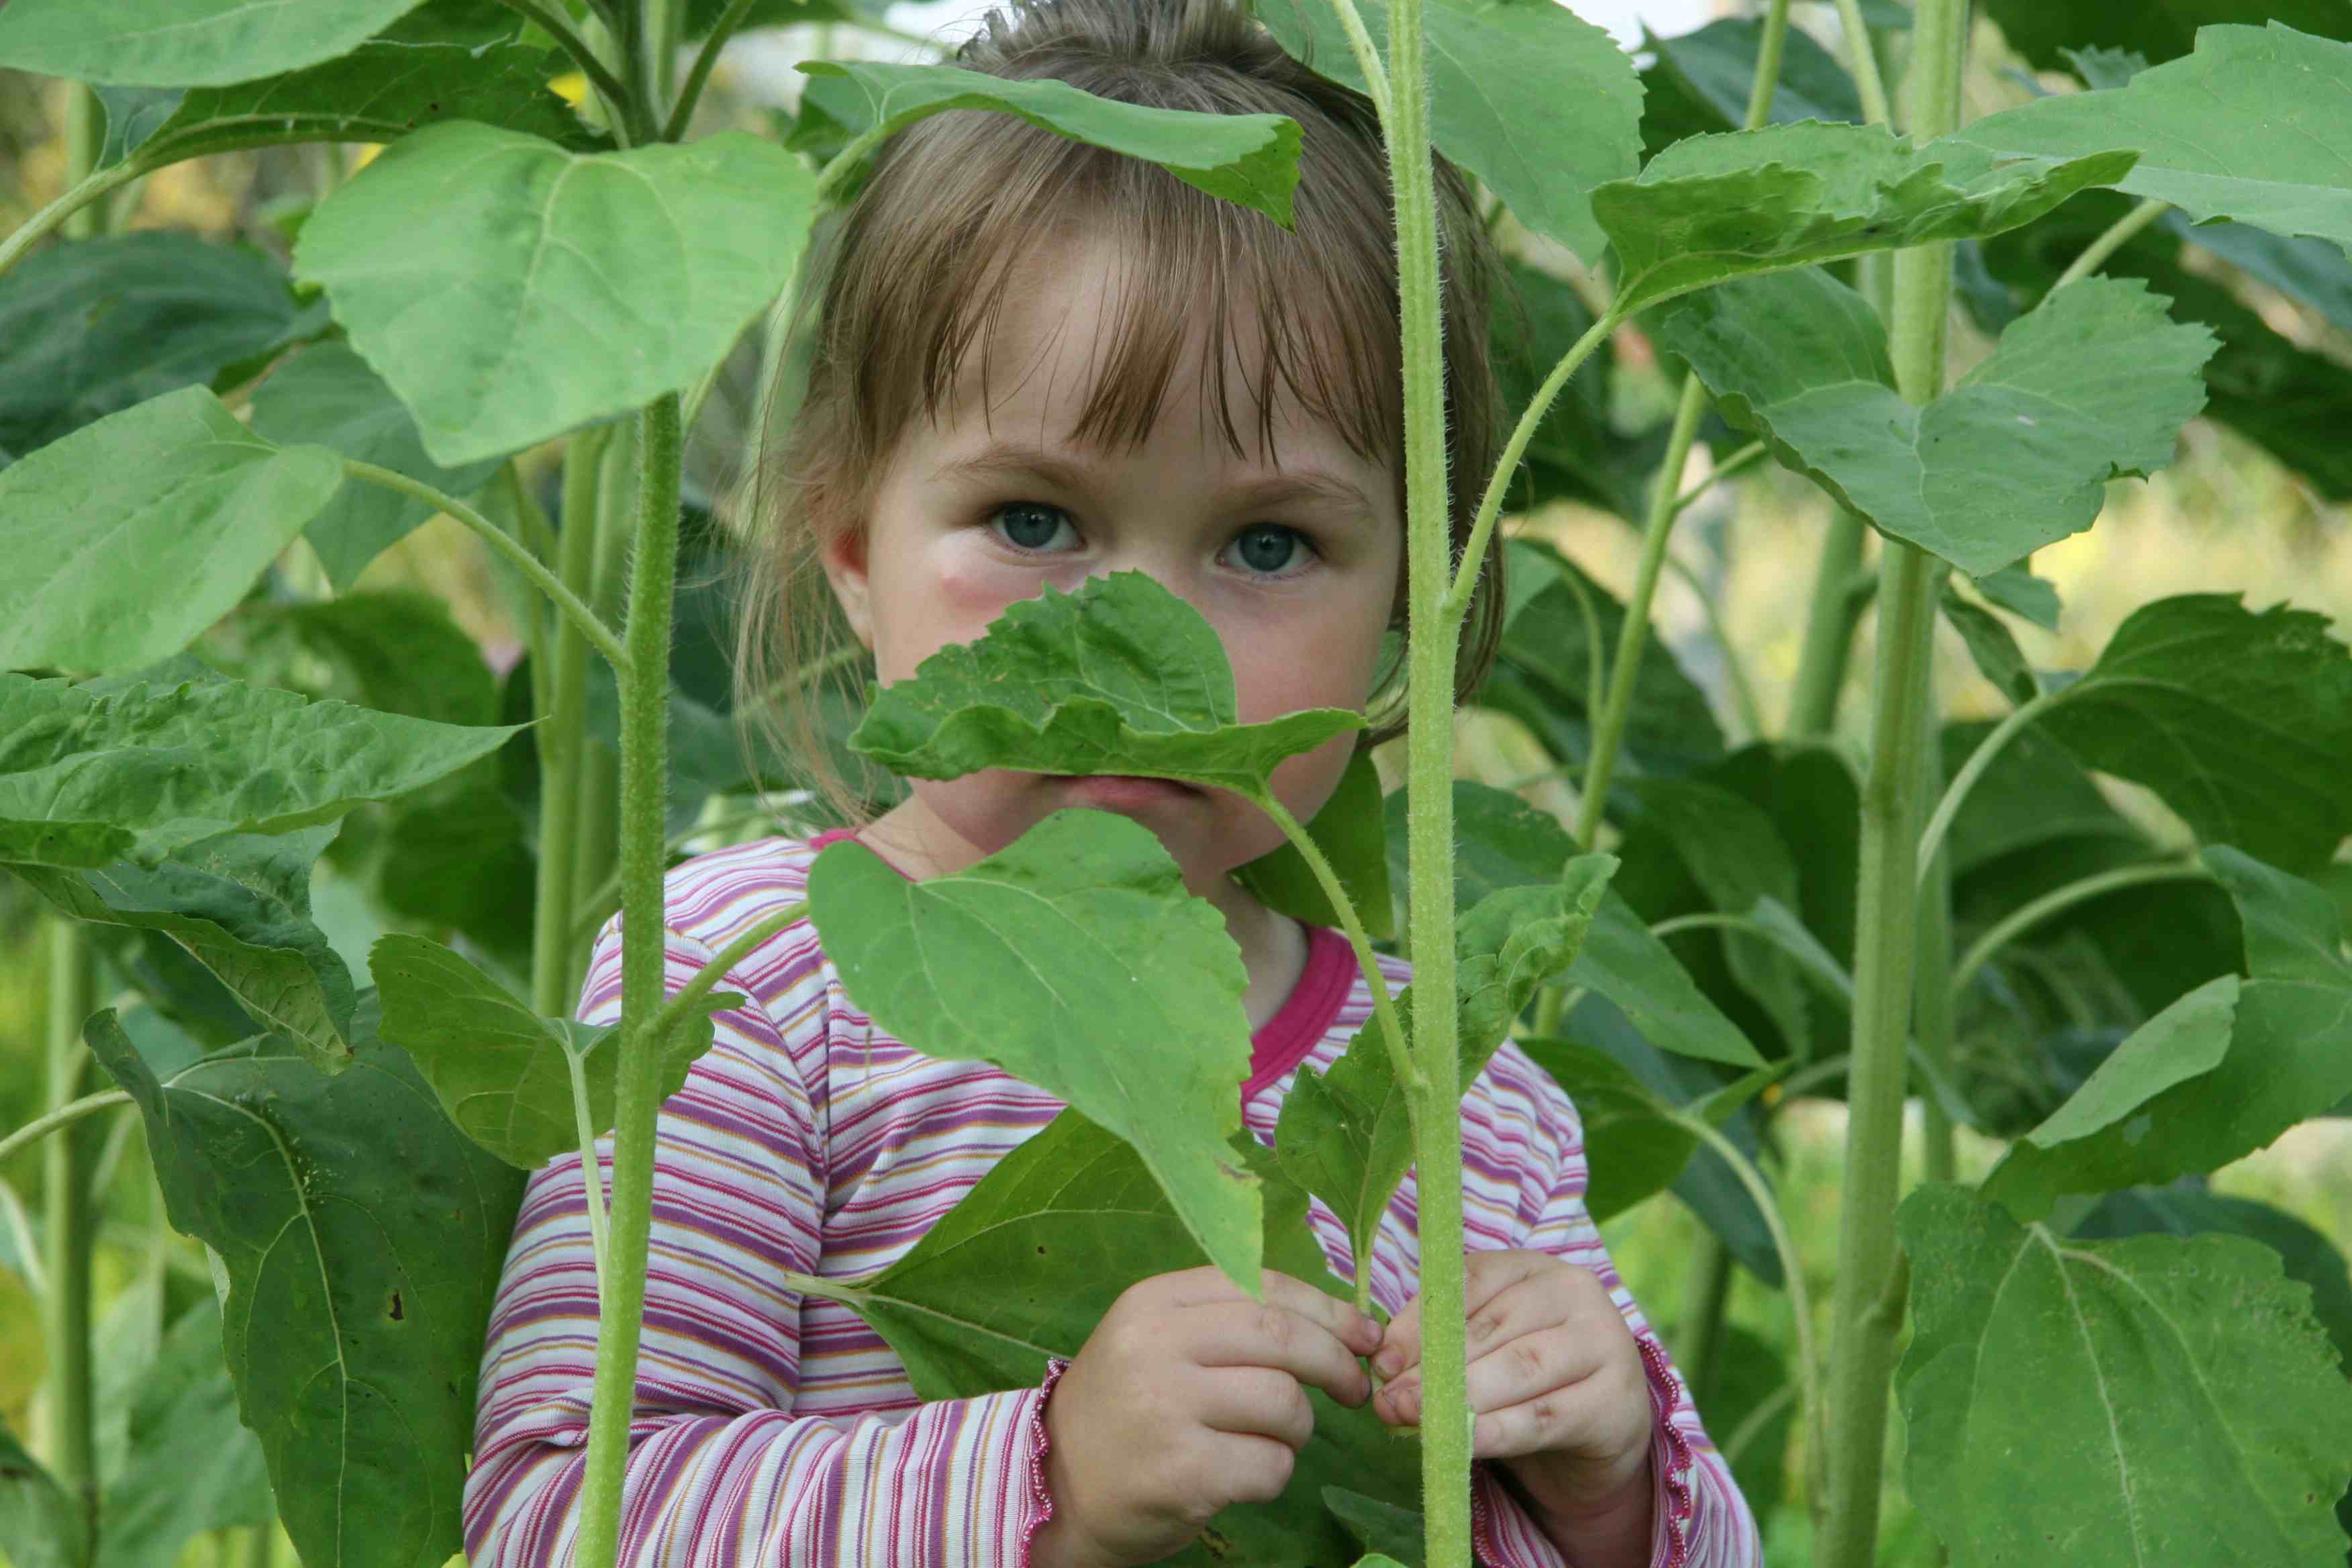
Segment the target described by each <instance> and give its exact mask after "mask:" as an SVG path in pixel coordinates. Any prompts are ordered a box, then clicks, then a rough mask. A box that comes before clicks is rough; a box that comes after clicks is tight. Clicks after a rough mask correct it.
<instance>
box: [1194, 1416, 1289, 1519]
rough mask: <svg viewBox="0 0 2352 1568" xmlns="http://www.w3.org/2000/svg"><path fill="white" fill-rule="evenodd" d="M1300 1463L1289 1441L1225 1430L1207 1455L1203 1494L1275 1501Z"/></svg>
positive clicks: (1241, 1500)
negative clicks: (1206, 1471) (1288, 1443)
mask: <svg viewBox="0 0 2352 1568" xmlns="http://www.w3.org/2000/svg"><path fill="white" fill-rule="evenodd" d="M1297 1463H1298V1458H1297V1454H1295V1453H1294V1452H1292V1450H1291V1448H1290V1447H1289V1445H1287V1444H1286V1443H1282V1442H1279V1441H1277V1440H1276V1439H1275V1438H1272V1437H1263V1436H1256V1435H1255V1434H1252V1433H1223V1432H1221V1433H1219V1434H1218V1435H1217V1436H1216V1439H1215V1442H1214V1446H1213V1447H1212V1449H1211V1451H1210V1453H1209V1456H1208V1458H1207V1470H1208V1475H1207V1477H1206V1479H1205V1488H1206V1489H1205V1491H1204V1493H1203V1495H1205V1496H1209V1497H1218V1498H1223V1499H1226V1500H1229V1501H1232V1502H1272V1501H1274V1500H1276V1498H1278V1497H1280V1496H1281V1495H1282V1490H1283V1489H1284V1488H1285V1487H1286V1486H1288V1485H1289V1484H1290V1476H1291V1472H1292V1471H1293V1470H1294V1469H1295V1468H1297Z"/></svg>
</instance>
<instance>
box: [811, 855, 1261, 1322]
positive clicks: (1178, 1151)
mask: <svg viewBox="0 0 2352 1568" xmlns="http://www.w3.org/2000/svg"><path fill="white" fill-rule="evenodd" d="M808 895H809V904H810V909H811V910H812V911H813V918H814V920H815V921H816V925H817V929H818V931H820V933H822V935H823V937H824V947H825V952H828V953H830V954H831V955H832V956H833V960H834V963H835V965H836V966H837V967H838V968H839V970H840V973H841V980H842V984H843V985H844V986H845V988H846V989H847V990H848V992H849V994H850V996H851V998H852V999H853V1000H854V1001H856V1003H857V1005H859V1006H860V1007H863V1008H864V1009H865V1010H866V1013H867V1014H868V1015H869V1016H871V1017H872V1018H873V1019H874V1021H875V1022H876V1023H877V1025H879V1026H881V1027H883V1028H884V1029H886V1030H887V1031H889V1032H890V1033H891V1034H892V1035H895V1036H896V1037H898V1038H899V1039H902V1040H905V1041H906V1042H907V1043H908V1044H909V1045H911V1046H913V1047H915V1048H916V1049H918V1050H920V1051H923V1052H924V1053H926V1054H928V1055H930V1056H935V1057H946V1058H966V1059H969V1058H977V1059H979V1060H982V1061H987V1062H992V1063H994V1064H995V1065H996V1066H998V1067H1000V1068H1003V1069H1004V1070H1005V1071H1006V1072H1009V1073H1011V1074H1013V1076H1014V1077H1016V1078H1019V1079H1024V1080H1026V1081H1027V1082H1030V1083H1033V1084H1035V1085H1036V1086H1037V1087H1038V1088H1040V1089H1045V1090H1046V1091H1047V1092H1048V1093H1050V1094H1054V1095H1057V1096H1059V1097H1060V1098H1061V1099H1063V1100H1066V1101H1067V1102H1068V1103H1069V1104H1071V1105H1072V1106H1074V1107H1076V1109H1077V1110H1078V1111H1079V1112H1080V1113H1081V1114H1082V1115H1084V1116H1086V1117H1087V1119H1088V1120H1089V1121H1094V1122H1096V1123H1097V1124H1099V1125H1101V1126H1103V1127H1105V1128H1107V1129H1108V1130H1109V1131H1112V1132H1114V1133H1116V1134H1118V1136H1119V1137H1121V1138H1125V1139H1128V1140H1129V1141H1130V1142H1133V1143H1134V1144H1135V1145H1136V1147H1137V1149H1138V1150H1139V1151H1140V1152H1141V1153H1142V1156H1143V1159H1144V1163H1146V1164H1147V1165H1148V1166H1149V1167H1150V1170H1151V1173H1152V1175H1153V1176H1154V1177H1155V1178H1156V1179H1157V1180H1158V1181H1159V1182H1160V1184H1161V1185H1162V1186H1163V1187H1165V1188H1166V1190H1167V1192H1168V1195H1169V1197H1170V1199H1171V1202H1172V1203H1173V1205H1174V1206H1175V1209H1176V1212H1177V1214H1178V1215H1180V1216H1181V1218H1182V1219H1183V1222H1184V1225H1185V1226H1186V1228H1187V1229H1188V1230H1189V1231H1190V1232H1191V1233H1192V1236H1193V1237H1194V1238H1195V1239H1196V1240H1197V1241H1198V1242H1199V1244H1200V1246H1201V1248H1202V1250H1203V1251H1204V1252H1206V1253H1207V1254H1208V1255H1209V1257H1210V1258H1211V1259H1212V1260H1213V1262H1214V1263H1215V1264H1216V1265H1217V1267H1218V1268H1222V1269H1223V1270H1224V1271H1225V1272H1226V1274H1228V1275H1229V1276H1231V1277H1232V1278H1233V1279H1234V1280H1235V1281H1236V1282H1238V1283H1241V1284H1242V1285H1243V1287H1244V1289H1255V1284H1256V1280H1257V1272H1258V1259H1259V1254H1258V1244H1259V1234H1258V1232H1259V1224H1260V1199H1259V1193H1258V1184H1257V1183H1256V1182H1255V1180H1254V1179H1253V1178H1252V1177H1251V1176H1250V1175H1249V1173H1247V1172H1245V1171H1244V1170H1241V1169H1240V1168H1238V1167H1237V1166H1235V1165H1234V1162H1233V1155H1232V1151H1231V1150H1230V1149H1229V1148H1228V1147H1227V1146H1226V1145H1227V1141H1228V1140H1229V1139H1231V1138H1232V1136H1233V1134H1234V1132H1235V1131H1238V1130H1239V1129H1240V1127H1241V1100H1240V1097H1239V1095H1238V1093H1237V1092H1236V1090H1237V1088H1238V1086H1239V1085H1240V1083H1241V1082H1242V1080H1243V1079H1246V1078H1247V1077H1248V1076H1249V1052H1250V1047H1249V1033H1250V1032H1249V1021H1248V1019H1247V1018H1246V1017H1244V1015H1243V1013H1242V1006H1241V998H1242V993H1243V991H1244V989H1246V987H1247V984H1248V976H1247V974H1246V973H1244V970H1243V967H1242V963H1241V953H1240V951H1239V950H1238V949H1237V948H1235V947H1234V944H1233V939H1232V938H1231V937H1229V936H1227V935H1226V934H1225V929H1224V920H1223V917H1222V916H1221V915H1219V914H1218V913H1217V911H1216V910H1215V909H1214V908H1213V907H1212V906H1211V905H1209V904H1208V903H1206V902H1205V901H1203V900H1197V899H1194V898H1192V897H1191V896H1189V895H1188V894H1187V893H1186V892H1185V891H1184V884H1183V878H1182V874H1181V872H1180V871H1179V870H1178V868H1177V866H1176V863H1175V861H1174V860H1172V859H1171V858H1169V855H1168V851H1167V850H1166V849H1164V848H1162V847H1160V841H1159V839H1157V838H1155V837H1152V835H1151V832H1150V829H1149V828H1146V827H1144V826H1141V825H1139V824H1138V823H1136V822H1133V821H1131V820H1129V819H1128V818H1126V817H1123V816H1113V815H1111V814H1109V813H1108V812H1097V811H1057V812H1055V814H1054V815H1052V816H1048V817H1047V818H1045V821H1043V822H1041V823H1039V824H1038V825H1037V826H1034V827H1033V828H1031V829H1030V830H1029V831H1028V832H1027V833H1025V834H1024V835H1023V836H1022V837H1020V838H1019V839H1017V840H1015V841H1014V842H1013V845H1012V846H1011V847H1008V848H1006V849H1004V850H1002V851H1000V852H999V853H997V854H995V855H992V856H990V857H988V858H986V859H984V860H982V861H979V862H978V863H976V864H974V865H972V866H971V867H969V868H966V869H964V870H962V871H959V872H956V873H953V874H951V875H948V876H940V877H933V878H930V879H928V880H925V881H920V882H915V881H909V880H908V879H906V878H905V877H902V876H901V875H899V873H898V872H897V871H896V870H894V869H892V868H890V866H889V865H888V864H887V863H886V862H885V861H883V860H882V859H881V858H880V857H878V856H877V855H876V854H875V853H874V852H873V851H872V850H870V849H867V848H866V847H864V846H862V845H860V844H857V843H856V842H854V841H848V840H845V841H843V842H841V843H838V844H835V845H833V846H832V847H828V848H827V849H826V850H825V851H824V853H823V854H821V855H819V856H818V857H817V858H816V861H815V863H814V865H813V866H812V867H811V868H810V870H809V882H808Z"/></svg>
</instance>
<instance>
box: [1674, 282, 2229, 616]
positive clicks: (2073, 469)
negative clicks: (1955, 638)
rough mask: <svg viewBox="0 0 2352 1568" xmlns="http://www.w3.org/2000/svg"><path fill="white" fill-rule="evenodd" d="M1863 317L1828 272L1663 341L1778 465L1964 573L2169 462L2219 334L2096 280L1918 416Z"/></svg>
mask: <svg viewBox="0 0 2352 1568" xmlns="http://www.w3.org/2000/svg"><path fill="white" fill-rule="evenodd" d="M1859 306H1860V297H1859V296H1857V295H1854V294H1853V291H1852V290H1851V289H1843V286H1842V285H1839V284H1836V283H1834V282H1832V281H1831V280H1830V279H1828V278H1827V277H1825V276H1824V275H1822V274H1820V273H1812V274H1784V275H1782V276H1780V277H1774V278H1759V279H1744V280H1742V281H1740V282H1738V283H1734V284H1729V285H1727V286H1725V287H1723V288H1720V289H1713V290H1710V291H1709V292H1707V293H1706V294H1702V295H1699V296H1697V297H1696V298H1694V299H1692V300H1687V301H1685V302H1684V303H1683V304H1682V305H1681V306H1679V307H1678V308H1677V309H1676V310H1675V311H1673V312H1672V313H1671V315H1669V316H1668V317H1667V319H1666V321H1664V323H1662V325H1661V328H1660V337H1661V341H1662V342H1664V344H1665V346H1666V347H1667V348H1668V349H1669V350H1670V351H1671V352H1673V353H1675V354H1676V355H1678V356H1679V357H1681V358H1683V359H1684V360H1685V361H1686V362H1687V363H1689V364H1690V365H1691V367H1692V369H1693V370H1694V371H1696V373H1697V374H1698V375H1699V376H1700V377H1701V379H1703V380H1704V381H1705V382H1706V384H1707V388H1708V390H1709V391H1711V392H1713V393H1714V394H1716V395H1717V397H1718V398H1719V399H1722V400H1724V407H1725V414H1726V416H1727V417H1728V418H1730V419H1732V420H1733V421H1734V422H1735V423H1738V424H1740V425H1742V426H1746V427H1748V428H1751V429H1756V430H1758V431H1759V432H1761V433H1763V434H1765V435H1766V436H1767V437H1768V438H1769V440H1770V442H1771V443H1772V447H1773V452H1774V455H1775V456H1776V457H1778V458H1780V460H1781V461H1782V462H1783V463H1785V464H1786V465H1787V466H1789V467H1790V468H1795V469H1796V470H1797V471H1798V472H1800V473H1802V474H1804V475H1806V476H1807V477H1808V478H1810V479H1813V480H1814V481H1815V482H1816V483H1818V484H1820V485H1821V486H1822V487H1823V488H1824V489H1827V490H1828V491H1829V492H1830V493H1831V494H1832V496H1833V497H1834V498H1835V499H1836V500H1838V501H1840V502H1841V503H1842V504H1843V505H1846V506H1849V507H1851V508H1853V510H1855V511H1858V512H1860V513H1861V514H1862V515H1863V516H1864V517H1865V518H1868V519H1869V520H1870V521H1871V522H1872V523H1873V524H1874V525H1875V526H1876V527H1877V528H1878V529H1879V530H1881V531H1883V532H1885V533H1888V534H1891V535H1893V536H1894V537H1895V538H1897V539H1901V540H1904V541H1906V542H1909V543H1912V544H1916V545H1917V546H1919V547H1920V548H1921V549H1923V550H1927V551H1931V552H1934V553H1936V554H1937V555H1940V556H1942V557H1943V558H1944V559H1946V560H1948V561H1950V562H1951V563H1954V564H1955V565H1957V566H1958V567H1959V568H1960V569H1961V570H1962V571H1964V572H1969V573H1971V574H1987V573H1992V572H1995V571H1998V570H2000V569H2001V568H2002V567H2005V566H2007V565H2008V564H2010V563H2012V562H2014V561H2016V560H2017V559H2018V558H2019V557H2020V556H2022V555H2027V554H2031V553H2032V552H2033V551H2035V550H2037V549H2040V548H2041V547H2042V546H2043V545H2045V544H2050V543H2053V542H2056V541H2057V540H2060V539H2063V538H2065V537H2066V536H2067V535H2068V534H2070V533H2076V532H2080V531H2082V530H2084V529H2085V528H2088V527H2090V526H2091V524H2092V523H2093V522H2094V521H2096V519H2097V517H2098V515H2099V510H2100V508H2101V507H2102V506H2103V505H2104V504H2105V500H2106V481H2107V480H2108V479H2113V478H2115V477H2116V476H2117V475H2119V474H2133V473H2146V472H2148V471H2150V470H2152V469H2154V468H2159V467H2161V466H2162V465H2163V464H2165V463H2166V462H2168V461H2169V460H2170V458H2171V456H2172V449H2173V443H2174V440H2175V438H2176V437H2178V435H2179V429H2180V426H2182V425H2183V424H2185V423H2186V422H2187V421H2188V420H2189V419H2190V418H2191V417H2193V416H2195V415H2196V413H2197V411H2198V410H2199V409H2200V408H2201V407H2203V406H2204V401H2205V395H2204V384H2203V382H2202V381H2201V379H2200V377H2199V375H2198V372H2199V370H2200V368H2201V367H2202V366H2203V364H2204V363H2205V361H2206V359H2207V358H2208V357H2209V356H2210V354H2211V353H2212V350H2213V345H2214V339H2213V337H2212V335H2211V334H2210V332H2207V331H2204V330H2203V329H2202V328H2200V327H2189V326H2181V325H2178V324H2176V323H2174V322H2172V321H2170V320H2169V319H2168V317H2167V316H2166V314H2165V310H2164V302H2163V301H2162V300H2159V299H2158V298H2156V297H2155V296H2153V295H2151V294H2149V293H2148V292H2147V290H2146V289H2143V288H2142V287H2141V286H2140V285H2138V284H2137V283H2133V282H2126V281H2121V280H2118V279H2088V280H2085V281H2084V282H2082V283H2078V284H2076V285H2074V287H2073V288H2071V289H2066V290H2065V291H2064V292H2063V293H2061V294H2058V295H2055V296H2053V298H2052V299H2051V300H2049V302H2048V303H2047V304H2045V305H2044V306H2042V308H2041V309H2040V310H2034V311H2032V312H2031V313H2029V314H2027V315H2025V316H2023V317H2021V318H2020V319H2019V321H2017V322H2016V324H2014V325H2013V326H2011V328H2010V329H2009V331H2006V332H2004V333H2002V334H2001V340H2000V346H1999V347H1998V348H1997V349H1995V350H1994V352H1993V353H1992V355H1991V357H1990V358H1989V359H1987V360H1985V361H1983V362H1982V363H1979V364H1978V365H1977V366H1976V368H1975V369H1973V370H1971V371H1970V372H1969V374H1967V375H1966V376H1964V377H1962V378H1961V380H1960V382H1959V384H1958V385H1957V386H1955V387H1954V388H1953V389H1952V390H1951V391H1949V392H1948V393H1946V394H1945V395H1943V396H1941V397H1938V398H1937V399H1936V400H1935V401H1934V402H1933V403H1931V404H1929V405H1927V406H1926V407H1925V408H1915V407H1914V406H1912V405H1909V404H1907V403H1906V402H1904V401H1903V399H1902V398H1901V397H1900V396H1898V395H1896V394H1895V390H1894V387H1893V385H1892V384H1891V381H1892V377H1891V375H1890V374H1887V369H1888V367H1887V366H1886V363H1885V357H1884V348H1883V342H1884V339H1883V335H1882V334H1881V333H1880V331H1878V329H1877V328H1876V323H1875V321H1874V320H1871V321H1865V320H1864V317H1863V316H1862V315H1860V314H1858V313H1857V307H1859ZM1864 309H1866V307H1864ZM1830 321H1834V322H1835V323H1836V330H1835V331H1833V332H1830V333H1826V334H1824V333H1822V323H1824V322H1830ZM1817 337H1822V339H1823V340H1824V341H1825V342H1828V343H1830V344H1833V345H1835V347H1834V348H1832V349H1831V350H1830V351H1828V352H1823V351H1822V349H1820V348H1818V347H1817V345H1816V338H1817ZM1871 340H1875V342H1874V344H1873V345H1872V346H1874V347H1876V348H1877V354H1876V358H1875V359H1874V360H1872V359H1870V358H1869V357H1868V356H1866V355H1865V354H1864V352H1863V351H1864V344H1865V342H1870V341H1871Z"/></svg>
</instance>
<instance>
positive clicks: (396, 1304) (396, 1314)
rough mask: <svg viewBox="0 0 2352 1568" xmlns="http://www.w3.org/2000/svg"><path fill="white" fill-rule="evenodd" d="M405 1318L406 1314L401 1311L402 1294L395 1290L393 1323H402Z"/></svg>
mask: <svg viewBox="0 0 2352 1568" xmlns="http://www.w3.org/2000/svg"><path fill="white" fill-rule="evenodd" d="M403 1316H404V1313H403V1312H402V1311H401V1308H400V1292H399V1291H397V1290H394V1292H393V1293H392V1321H394V1322H395V1323H396V1322H398V1321H400V1320H401V1319H402V1317H403Z"/></svg>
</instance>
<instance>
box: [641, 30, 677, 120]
mask: <svg viewBox="0 0 2352 1568" xmlns="http://www.w3.org/2000/svg"><path fill="white" fill-rule="evenodd" d="M681 3H682V0H644V5H645V19H644V21H643V23H642V24H641V26H642V31H643V37H644V39H645V49H644V57H645V58H644V62H643V63H644V67H645V78H646V79H645V96H646V120H647V121H649V122H650V123H652V124H656V125H658V124H662V123H663V109H662V106H663V105H664V104H666V103H667V102H669V100H670V94H671V92H672V91H674V90H675V89H677V47H678V21H679V16H678V6H679V5H680V4H681ZM648 139H650V138H648Z"/></svg>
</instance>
